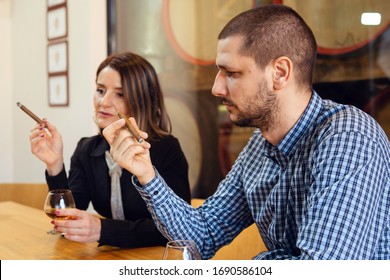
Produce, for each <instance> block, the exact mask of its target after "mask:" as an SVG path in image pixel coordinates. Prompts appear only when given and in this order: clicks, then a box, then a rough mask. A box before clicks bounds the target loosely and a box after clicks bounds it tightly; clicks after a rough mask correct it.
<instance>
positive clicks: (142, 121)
mask: <svg viewBox="0 0 390 280" xmlns="http://www.w3.org/2000/svg"><path fill="white" fill-rule="evenodd" d="M94 107H95V112H94V119H95V122H96V124H97V125H98V127H99V129H100V132H101V131H102V130H103V129H104V128H105V127H106V126H108V125H110V124H111V123H112V122H114V121H116V120H118V114H117V112H118V111H119V112H121V113H123V114H124V115H126V116H132V117H134V118H135V119H136V121H137V124H138V125H139V128H140V129H141V130H142V131H146V132H147V133H148V141H149V142H151V143H152V144H153V148H151V153H150V157H151V160H152V162H153V164H154V166H155V168H156V169H157V170H158V171H159V173H160V174H161V175H162V176H163V177H164V179H165V180H166V181H167V182H168V183H169V185H170V186H172V189H173V190H174V191H175V192H176V193H177V194H178V195H179V196H180V197H182V198H183V199H185V200H186V201H188V202H190V188H189V181H188V163H187V161H186V158H185V156H184V153H183V151H182V150H181V147H180V144H179V142H178V140H177V139H176V138H175V137H174V136H172V135H171V124H170V120H169V117H168V114H167V111H166V108H165V105H164V99H163V94H162V92H161V88H160V84H159V81H158V78H157V74H156V72H155V70H154V68H153V66H152V65H151V64H150V63H149V62H148V61H146V60H145V59H144V58H142V57H140V56H138V55H136V54H133V53H122V54H115V55H111V56H109V57H108V58H106V59H105V60H104V61H103V62H102V63H101V64H100V66H99V68H98V69H97V73H96V92H95V94H94ZM45 124H46V125H47V129H45V128H44V125H45ZM30 142H31V150H32V153H33V154H34V155H36V156H37V157H38V158H39V159H40V160H42V161H43V162H44V163H45V164H46V181H47V183H48V186H49V189H50V190H52V189H57V188H64V186H68V187H69V188H70V189H71V190H72V192H73V196H74V198H75V202H76V207H77V209H74V210H72V216H73V217H74V218H75V219H74V220H66V221H64V220H53V221H52V224H53V225H54V227H55V229H56V230H58V231H60V232H62V233H63V234H64V236H65V238H67V239H69V240H72V241H77V242H94V241H98V242H99V245H100V246H101V245H111V246H118V247H143V246H153V245H165V243H166V239H165V238H164V237H163V236H162V235H161V233H160V232H159V231H158V229H157V228H156V226H155V225H154V223H153V220H152V218H151V216H150V213H149V211H148V210H147V208H146V205H145V203H144V201H143V200H142V198H141V197H140V195H139V194H138V192H137V191H136V190H135V189H134V187H133V184H132V181H131V176H132V174H130V173H129V172H128V171H126V170H122V169H121V168H120V167H119V166H117V165H116V164H115V162H113V160H112V158H111V156H110V155H109V152H108V151H109V145H108V143H107V141H106V140H105V139H104V137H103V136H102V135H101V133H99V135H96V136H92V137H88V138H82V139H81V140H80V141H79V143H78V145H77V147H76V150H75V152H74V154H73V156H72V158H71V164H70V165H71V166H70V170H69V178H67V175H66V172H65V166H64V163H63V154H62V150H63V143H62V138H61V135H60V134H59V132H58V131H57V130H56V128H55V127H54V126H53V125H52V124H51V123H49V122H48V121H46V120H45V122H44V123H43V124H40V125H37V126H36V127H35V128H34V129H33V130H32V132H31V134H30ZM109 167H111V169H112V170H111V169H110V168H109ZM115 174H117V175H115ZM119 176H120V180H119V179H115V178H118V177H119ZM90 202H92V204H93V207H94V209H95V210H96V211H97V213H99V214H100V215H101V216H103V217H104V218H103V219H100V218H97V217H96V216H95V215H92V214H91V213H89V212H86V211H84V210H86V209H87V208H88V205H89V203H90Z"/></svg>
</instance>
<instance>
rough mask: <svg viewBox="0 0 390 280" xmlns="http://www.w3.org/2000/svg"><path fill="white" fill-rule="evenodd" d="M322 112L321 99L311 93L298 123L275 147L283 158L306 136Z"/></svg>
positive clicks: (290, 153)
mask: <svg viewBox="0 0 390 280" xmlns="http://www.w3.org/2000/svg"><path fill="white" fill-rule="evenodd" d="M321 110H322V99H321V98H320V96H319V95H318V94H317V93H316V92H315V91H313V94H312V96H311V99H310V102H309V104H308V106H307V107H306V109H305V111H304V112H303V114H302V116H301V117H300V118H299V120H298V122H297V123H296V124H295V125H294V126H293V127H292V129H291V130H290V131H289V132H288V133H287V135H286V136H285V137H284V138H283V140H282V141H281V142H280V143H279V144H278V145H277V146H276V147H277V149H278V150H279V151H281V152H282V153H283V154H284V155H285V156H287V157H289V156H290V155H292V152H293V151H294V147H296V144H297V143H298V142H299V141H300V140H301V139H302V137H303V136H304V135H306V134H307V130H308V129H310V127H312V126H313V123H314V122H315V121H316V119H317V116H318V115H319V114H320V112H321Z"/></svg>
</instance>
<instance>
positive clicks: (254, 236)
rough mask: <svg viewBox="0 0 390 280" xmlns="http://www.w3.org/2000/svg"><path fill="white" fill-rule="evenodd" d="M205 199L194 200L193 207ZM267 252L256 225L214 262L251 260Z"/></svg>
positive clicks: (248, 228) (223, 251)
mask: <svg viewBox="0 0 390 280" xmlns="http://www.w3.org/2000/svg"><path fill="white" fill-rule="evenodd" d="M203 202H204V199H198V198H193V199H192V200H191V205H192V206H194V207H198V206H200V205H202V204H203ZM264 251H267V247H266V246H265V244H264V242H263V240H262V239H261V236H260V234H259V231H258V230H257V227H256V225H255V224H252V225H251V226H249V227H247V228H246V229H244V230H243V231H242V232H241V233H240V234H239V235H238V236H237V237H236V238H235V239H234V240H233V241H232V243H230V244H228V245H226V246H224V247H222V248H221V249H219V250H218V252H217V253H216V254H215V255H214V257H213V258H212V260H250V259H252V258H253V257H254V256H256V255H257V254H259V253H260V252H264Z"/></svg>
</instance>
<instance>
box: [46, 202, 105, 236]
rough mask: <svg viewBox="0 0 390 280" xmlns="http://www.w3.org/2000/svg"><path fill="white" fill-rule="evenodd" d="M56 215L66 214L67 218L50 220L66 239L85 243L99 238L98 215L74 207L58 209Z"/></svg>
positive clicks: (99, 222) (99, 224) (99, 223)
mask: <svg viewBox="0 0 390 280" xmlns="http://www.w3.org/2000/svg"><path fill="white" fill-rule="evenodd" d="M56 215H57V216H68V217H70V219H67V220H52V222H51V223H52V224H53V225H54V229H55V230H56V231H59V232H61V233H63V235H64V237H65V238H66V239H69V240H71V241H75V242H81V243H87V242H95V241H99V239H100V231H101V221H100V219H99V218H98V217H95V216H93V215H92V214H90V213H88V212H86V211H82V210H79V209H76V208H67V209H58V210H57V211H56Z"/></svg>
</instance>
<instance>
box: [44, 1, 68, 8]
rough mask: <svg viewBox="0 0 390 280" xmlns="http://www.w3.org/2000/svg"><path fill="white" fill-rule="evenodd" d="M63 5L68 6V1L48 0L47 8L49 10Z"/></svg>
mask: <svg viewBox="0 0 390 280" xmlns="http://www.w3.org/2000/svg"><path fill="white" fill-rule="evenodd" d="M63 4H66V0H47V7H48V8H52V7H55V6H60V5H63Z"/></svg>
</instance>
